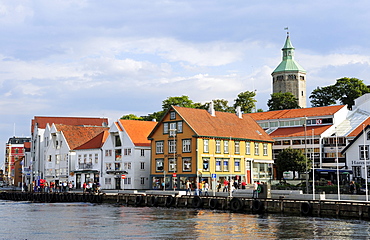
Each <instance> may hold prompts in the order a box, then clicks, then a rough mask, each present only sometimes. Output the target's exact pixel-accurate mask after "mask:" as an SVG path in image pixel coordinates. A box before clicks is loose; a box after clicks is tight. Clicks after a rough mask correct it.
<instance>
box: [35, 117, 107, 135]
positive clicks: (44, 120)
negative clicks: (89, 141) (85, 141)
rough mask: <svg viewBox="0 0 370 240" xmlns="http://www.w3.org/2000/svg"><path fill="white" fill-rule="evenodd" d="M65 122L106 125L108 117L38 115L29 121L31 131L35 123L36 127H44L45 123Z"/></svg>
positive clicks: (76, 124)
mask: <svg viewBox="0 0 370 240" xmlns="http://www.w3.org/2000/svg"><path fill="white" fill-rule="evenodd" d="M47 123H49V124H50V125H51V124H53V123H55V124H65V125H73V126H82V125H89V126H104V125H105V126H108V118H89V117H40V116H35V117H34V119H32V123H31V132H32V133H33V130H34V127H35V125H36V124H37V127H38V128H41V129H45V128H46V124H47Z"/></svg>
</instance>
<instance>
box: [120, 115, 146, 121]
mask: <svg viewBox="0 0 370 240" xmlns="http://www.w3.org/2000/svg"><path fill="white" fill-rule="evenodd" d="M121 119H126V120H144V118H143V117H138V116H136V115H135V114H127V115H123V116H122V117H121Z"/></svg>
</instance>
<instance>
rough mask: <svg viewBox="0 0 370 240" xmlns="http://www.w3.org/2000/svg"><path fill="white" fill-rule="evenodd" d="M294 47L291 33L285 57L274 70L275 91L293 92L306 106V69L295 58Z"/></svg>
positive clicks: (286, 43)
mask: <svg viewBox="0 0 370 240" xmlns="http://www.w3.org/2000/svg"><path fill="white" fill-rule="evenodd" d="M294 49H295V48H294V47H293V45H292V43H291V42H290V38H289V33H288V34H287V38H286V41H285V44H284V47H283V49H281V50H282V51H283V59H282V61H281V63H280V64H279V66H277V68H276V69H275V70H274V71H273V72H272V74H271V75H272V89H273V93H277V92H282V93H286V92H291V93H293V95H294V96H295V97H296V98H297V99H298V104H299V106H300V107H302V108H305V107H306V70H304V69H303V68H302V67H301V65H299V64H298V63H297V62H296V61H295V60H294Z"/></svg>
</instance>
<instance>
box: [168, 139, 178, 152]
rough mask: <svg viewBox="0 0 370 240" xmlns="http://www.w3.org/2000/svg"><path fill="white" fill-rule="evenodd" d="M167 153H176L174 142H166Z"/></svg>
mask: <svg viewBox="0 0 370 240" xmlns="http://www.w3.org/2000/svg"><path fill="white" fill-rule="evenodd" d="M168 153H176V140H169V141H168Z"/></svg>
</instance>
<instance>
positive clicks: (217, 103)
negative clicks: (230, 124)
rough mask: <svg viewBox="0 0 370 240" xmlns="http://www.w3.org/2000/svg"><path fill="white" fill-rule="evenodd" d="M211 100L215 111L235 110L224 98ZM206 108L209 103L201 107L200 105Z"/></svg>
mask: <svg viewBox="0 0 370 240" xmlns="http://www.w3.org/2000/svg"><path fill="white" fill-rule="evenodd" d="M212 102H213V107H214V109H215V111H219V112H230V113H234V112H235V109H234V108H233V107H230V106H229V105H228V104H229V101H227V100H225V99H214V100H212ZM208 108H209V103H206V104H204V105H203V107H202V109H208Z"/></svg>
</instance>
